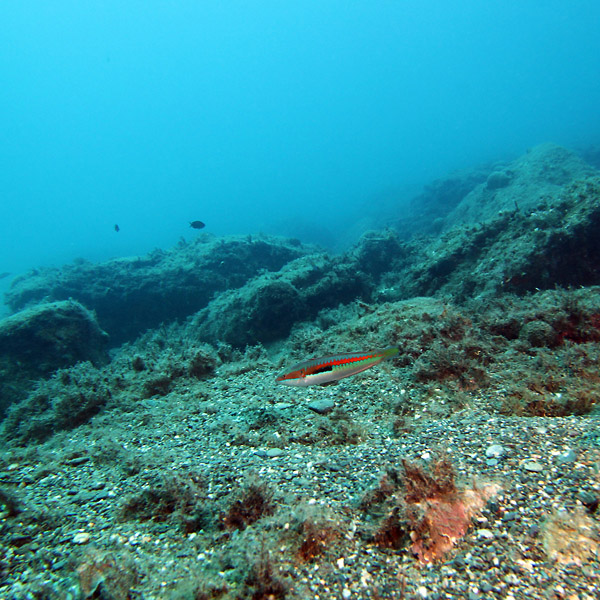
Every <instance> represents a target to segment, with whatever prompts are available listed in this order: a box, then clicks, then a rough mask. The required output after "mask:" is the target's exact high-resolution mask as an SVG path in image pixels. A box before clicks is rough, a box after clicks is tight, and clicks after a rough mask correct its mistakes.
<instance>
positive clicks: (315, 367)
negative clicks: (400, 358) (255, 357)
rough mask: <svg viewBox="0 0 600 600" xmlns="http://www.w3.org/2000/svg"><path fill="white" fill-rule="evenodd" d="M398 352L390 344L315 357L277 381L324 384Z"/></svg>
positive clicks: (363, 368) (304, 384)
mask: <svg viewBox="0 0 600 600" xmlns="http://www.w3.org/2000/svg"><path fill="white" fill-rule="evenodd" d="M396 354H398V348H395V347H393V346H390V347H389V348H386V349H385V350H374V351H373V352H350V353H348V354H333V355H332V356H323V357H321V358H313V359H311V360H307V361H305V362H301V363H298V364H297V365H294V366H292V367H290V368H289V369H287V371H286V372H285V373H283V374H282V375H280V376H279V377H278V378H277V381H278V382H279V383H283V384H285V385H300V386H307V385H322V384H324V383H329V382H331V381H338V380H339V379H343V378H344V377H349V376H350V375H356V373H360V372H361V371H364V370H365V369H368V368H369V367H372V366H373V365H377V364H379V363H380V362H381V361H382V360H385V359H386V358H391V357H392V356H396Z"/></svg>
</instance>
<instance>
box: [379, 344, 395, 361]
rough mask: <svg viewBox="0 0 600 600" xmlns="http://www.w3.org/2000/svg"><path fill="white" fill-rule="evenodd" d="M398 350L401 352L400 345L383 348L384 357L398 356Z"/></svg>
mask: <svg viewBox="0 0 600 600" xmlns="http://www.w3.org/2000/svg"><path fill="white" fill-rule="evenodd" d="M398 352H400V348H398V346H389V348H386V349H385V350H382V351H381V354H382V355H383V358H384V359H386V358H392V356H396V354H398Z"/></svg>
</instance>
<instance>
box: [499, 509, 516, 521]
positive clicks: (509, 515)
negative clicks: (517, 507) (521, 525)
mask: <svg viewBox="0 0 600 600" xmlns="http://www.w3.org/2000/svg"><path fill="white" fill-rule="evenodd" d="M518 516H519V513H517V512H516V511H514V510H511V511H508V512H506V513H504V515H503V516H502V520H503V521H505V522H507V521H514V520H515V519H516V518H517V517H518Z"/></svg>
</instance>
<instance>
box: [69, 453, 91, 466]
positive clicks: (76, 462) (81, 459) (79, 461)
mask: <svg viewBox="0 0 600 600" xmlns="http://www.w3.org/2000/svg"><path fill="white" fill-rule="evenodd" d="M89 461H90V457H89V456H76V457H74V458H71V459H69V460H68V461H67V464H69V465H71V466H72V467H78V466H80V465H83V464H85V463H86V462H89Z"/></svg>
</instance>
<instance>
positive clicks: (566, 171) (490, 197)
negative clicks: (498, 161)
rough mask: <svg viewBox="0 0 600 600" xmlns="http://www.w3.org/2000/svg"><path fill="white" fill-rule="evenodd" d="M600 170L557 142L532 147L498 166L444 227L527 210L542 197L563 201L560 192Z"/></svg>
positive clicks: (450, 216) (445, 222) (447, 219)
mask: <svg viewBox="0 0 600 600" xmlns="http://www.w3.org/2000/svg"><path fill="white" fill-rule="evenodd" d="M593 175H597V171H596V170H595V169H594V168H593V167H592V166H591V165H589V164H588V163H586V162H585V161H584V160H583V159H582V158H580V157H579V156H578V155H577V154H575V153H574V152H571V151H570V150H567V149H566V148H562V147H561V146H557V145H556V144H542V145H540V146H536V147H535V148H532V149H531V150H530V151H529V152H527V153H526V154H524V155H523V156H520V157H519V158H517V159H516V160H514V161H512V162H511V163H510V164H508V165H506V166H505V167H504V168H503V169H498V170H496V171H494V172H492V173H490V175H489V176H488V177H487V179H486V181H485V182H483V183H480V184H479V185H477V186H476V187H475V188H474V189H473V190H472V191H471V192H470V193H468V194H467V195H466V196H465V197H464V198H463V199H462V200H461V202H460V203H459V204H458V205H457V206H456V208H455V209H454V210H453V211H452V212H451V213H450V214H449V215H448V216H447V217H446V219H445V221H444V229H445V230H448V229H449V228H451V227H455V226H457V225H465V224H474V223H480V222H483V221H487V220H490V219H494V218H497V217H498V216H499V214H500V213H501V212H502V211H508V212H514V211H519V210H521V211H526V210H529V209H533V208H535V207H536V206H537V205H538V204H539V203H540V202H541V201H542V200H548V199H553V200H554V201H555V202H559V201H560V200H559V192H560V191H561V190H562V188H563V187H564V186H565V185H569V184H571V183H573V182H574V181H576V180H577V179H583V178H586V177H591V176H593Z"/></svg>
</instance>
